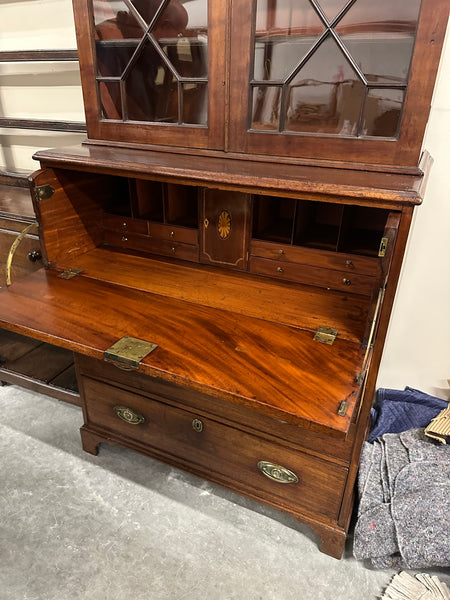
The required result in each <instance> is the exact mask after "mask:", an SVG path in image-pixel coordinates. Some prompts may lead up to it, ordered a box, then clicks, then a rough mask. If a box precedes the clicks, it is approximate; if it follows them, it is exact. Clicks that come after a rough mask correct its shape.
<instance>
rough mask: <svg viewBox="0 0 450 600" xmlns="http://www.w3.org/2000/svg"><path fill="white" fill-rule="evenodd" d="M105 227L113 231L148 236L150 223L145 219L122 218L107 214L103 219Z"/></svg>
mask: <svg viewBox="0 0 450 600" xmlns="http://www.w3.org/2000/svg"><path fill="white" fill-rule="evenodd" d="M103 227H104V228H105V229H111V230H112V231H120V232H122V233H123V234H125V233H140V234H142V235H147V234H148V223H147V221H145V220H144V219H133V218H131V217H120V216H118V215H108V214H105V215H104V217H103Z"/></svg>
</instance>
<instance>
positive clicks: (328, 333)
mask: <svg viewBox="0 0 450 600" xmlns="http://www.w3.org/2000/svg"><path fill="white" fill-rule="evenodd" d="M337 334H338V330H337V329H333V328H332V327H324V326H323V325H321V326H320V327H319V328H318V329H317V331H316V334H315V336H314V341H315V342H320V343H321V344H328V345H329V346H331V345H332V344H333V342H334V340H335V339H336V337H337Z"/></svg>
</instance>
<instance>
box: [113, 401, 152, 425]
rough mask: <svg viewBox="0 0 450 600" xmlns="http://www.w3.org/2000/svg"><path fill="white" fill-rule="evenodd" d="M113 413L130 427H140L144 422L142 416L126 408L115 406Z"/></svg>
mask: <svg viewBox="0 0 450 600" xmlns="http://www.w3.org/2000/svg"><path fill="white" fill-rule="evenodd" d="M114 412H115V413H116V415H117V416H118V417H119V419H122V421H125V422H126V423H129V424H130V425H140V424H141V423H144V421H145V418H144V417H143V416H142V415H139V414H138V413H136V412H134V410H132V409H131V408H128V407H126V406H115V407H114Z"/></svg>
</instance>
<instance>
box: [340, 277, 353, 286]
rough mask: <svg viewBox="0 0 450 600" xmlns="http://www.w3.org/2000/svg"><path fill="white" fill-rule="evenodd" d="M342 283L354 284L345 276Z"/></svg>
mask: <svg viewBox="0 0 450 600" xmlns="http://www.w3.org/2000/svg"><path fill="white" fill-rule="evenodd" d="M342 283H343V284H344V285H351V284H352V282H351V281H350V279H346V278H345V277H344V279H343V280H342Z"/></svg>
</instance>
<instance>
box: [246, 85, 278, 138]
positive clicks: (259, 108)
mask: <svg viewBox="0 0 450 600" xmlns="http://www.w3.org/2000/svg"><path fill="white" fill-rule="evenodd" d="M280 99H281V87H275V86H266V85H265V86H260V87H257V86H256V87H254V88H253V113H252V129H258V130H269V131H270V130H275V131H278V128H279V123H280Z"/></svg>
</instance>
